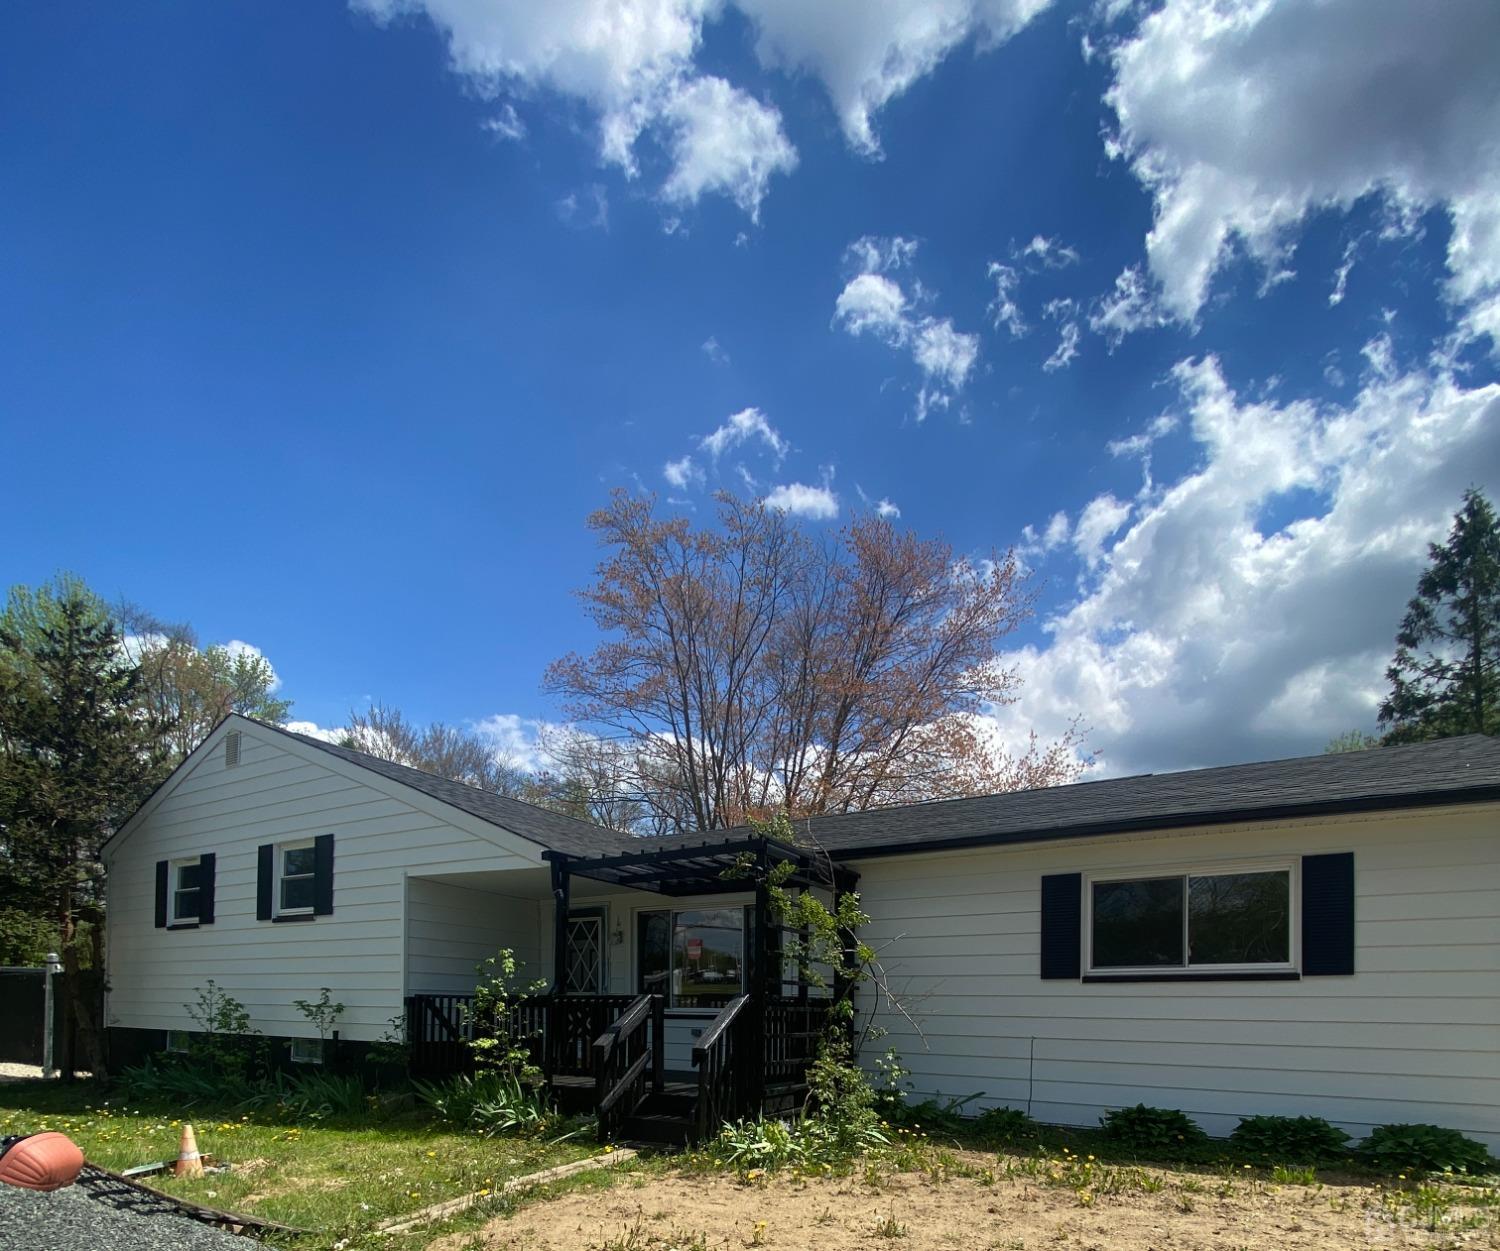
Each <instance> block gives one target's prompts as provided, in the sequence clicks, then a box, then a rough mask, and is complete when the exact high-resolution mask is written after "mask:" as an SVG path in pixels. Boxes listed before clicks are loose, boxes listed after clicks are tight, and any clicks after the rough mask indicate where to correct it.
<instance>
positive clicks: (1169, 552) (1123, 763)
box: [994, 357, 1500, 773]
mask: <svg viewBox="0 0 1500 1251" xmlns="http://www.w3.org/2000/svg"><path fill="white" fill-rule="evenodd" d="M1173 381H1174V383H1175V385H1176V387H1177V389H1178V393H1179V396H1180V400H1179V403H1178V407H1179V408H1180V410H1181V411H1180V414H1179V415H1180V417H1181V419H1182V420H1183V422H1184V425H1185V427H1186V430H1187V431H1188V432H1189V433H1190V435H1191V437H1192V439H1193V441H1194V443H1195V444H1196V445H1197V451H1198V453H1199V457H1198V463H1197V465H1196V467H1195V468H1193V469H1192V470H1191V471H1189V472H1187V473H1186V474H1184V475H1183V476H1182V477H1181V478H1180V479H1178V480H1177V481H1175V482H1173V483H1170V484H1164V485H1163V486H1162V487H1161V488H1160V489H1158V490H1157V491H1155V492H1153V493H1152V495H1151V496H1150V497H1149V498H1147V499H1143V500H1141V501H1138V503H1137V507H1136V511H1135V512H1134V513H1133V514H1132V515H1131V516H1130V517H1129V519H1128V524H1127V525H1126V526H1125V527H1124V529H1123V531H1121V532H1119V533H1118V537H1117V538H1116V539H1115V540H1114V542H1113V543H1111V544H1110V545H1109V546H1108V547H1107V549H1106V548H1103V547H1101V548H1100V549H1099V556H1098V563H1097V565H1096V567H1095V569H1094V571H1093V573H1092V575H1091V576H1089V577H1088V579H1087V581H1086V582H1085V584H1084V588H1083V590H1082V592H1081V593H1080V595H1079V597H1078V598H1077V599H1076V600H1075V601H1074V602H1072V603H1071V604H1068V605H1066V606H1064V607H1063V608H1062V609H1060V610H1059V611H1058V612H1057V614H1056V615H1055V616H1054V617H1053V618H1052V619H1051V620H1050V621H1049V622H1047V623H1046V625H1047V631H1048V634H1049V636H1050V641H1049V642H1048V643H1047V644H1046V645H1044V646H1040V647H1029V648H1025V649H1021V650H1019V651H1017V652H1015V653H1012V654H1010V655H1008V656H1006V657H1004V658H1003V659H1004V660H1005V661H1007V662H1010V663H1016V664H1018V665H1019V666H1020V669H1021V672H1022V674H1023V676H1024V678H1025V686H1024V687H1023V689H1022V692H1021V699H1020V702H1019V703H1018V704H1017V705H1015V706H1013V707H1010V708H1006V709H1000V710H997V711H996V712H995V714H994V715H995V716H996V718H997V719H998V720H999V722H1000V723H1001V726H1002V729H1003V730H1004V732H1005V735H1006V736H1007V737H1008V738H1010V739H1017V738H1018V736H1019V735H1020V734H1021V733H1022V732H1023V731H1024V730H1025V729H1028V728H1030V727H1032V726H1035V728H1036V729H1037V730H1038V731H1039V732H1040V733H1041V734H1042V735H1043V736H1046V735H1051V734H1057V733H1059V732H1061V730H1063V729H1064V728H1065V727H1066V726H1067V724H1068V723H1069V722H1070V721H1071V719H1072V718H1073V717H1074V716H1075V715H1079V714H1081V715H1082V716H1083V718H1084V720H1085V721H1086V722H1088V723H1090V724H1092V726H1093V734H1092V736H1091V741H1092V743H1093V745H1095V746H1097V747H1099V748H1101V749H1102V750H1103V754H1104V762H1105V766H1106V767H1107V768H1108V769H1109V770H1110V771H1111V772H1115V773H1122V772H1125V773H1128V772H1139V771H1141V770H1151V769H1162V768H1181V767H1187V766H1191V765H1200V764H1213V763H1220V762H1224V761H1231V760H1249V759H1264V758H1271V757H1276V756H1285V755H1294V754H1298V753H1302V752H1316V751H1318V750H1320V749H1321V747H1322V745H1323V744H1324V743H1325V742H1326V741H1327V740H1328V739H1329V738H1330V737H1332V736H1333V735H1334V734H1336V733H1339V732H1340V731H1343V730H1347V729H1351V728H1355V727H1359V728H1362V729H1366V730H1369V729H1373V728H1374V721H1375V709H1376V706H1377V704H1378V701H1379V699H1380V697H1381V695H1382V694H1383V693H1384V691H1385V687H1386V684H1385V681H1384V677H1383V671H1384V667H1385V665H1386V664H1388V663H1389V661H1390V656H1391V653H1392V651H1393V649H1394V637H1395V630H1396V625H1397V623H1398V622H1399V620H1400V617H1401V614H1402V611H1403V609H1404V607H1405V603H1406V600H1407V598H1408V597H1409V596H1410V595H1411V593H1412V590H1413V588H1414V587H1415V585H1416V579H1417V577H1418V575H1419V573H1420V572H1421V570H1422V568H1423V566H1424V563H1425V559H1426V548H1427V544H1428V543H1429V542H1432V541H1436V540H1440V539H1441V538H1442V537H1443V535H1444V534H1446V532H1447V529H1448V526H1449V524H1450V522H1451V517H1452V514H1453V512H1454V511H1455V510H1456V508H1457V507H1458V504H1459V500H1460V497H1461V495H1462V492H1463V490H1464V488H1465V487H1467V486H1468V485H1470V484H1471V483H1473V482H1494V481H1500V435H1497V433H1496V432H1497V430H1500V385H1495V384H1492V385H1489V386H1484V387H1473V388H1469V389H1465V388H1464V387H1462V386H1460V385H1459V384H1458V383H1457V382H1456V381H1455V380H1454V379H1453V378H1452V377H1451V376H1447V375H1442V374H1437V375H1430V374H1427V373H1408V374H1393V375H1391V376H1387V377H1380V378H1372V379H1370V380H1369V381H1368V382H1367V384H1366V386H1365V388H1364V390H1363V391H1361V392H1360V394H1359V395H1358V396H1357V397H1356V398H1355V399H1354V400H1353V401H1352V402H1351V403H1350V404H1349V405H1348V406H1347V407H1343V408H1339V407H1331V406H1325V405H1315V404H1312V403H1309V402H1306V401H1291V402H1287V403H1276V402H1273V401H1270V400H1258V401H1250V400H1244V399H1241V398H1240V397H1239V396H1237V395H1235V393H1234V392H1233V391H1232V390H1231V389H1230V388H1229V386H1228V384H1227V383H1226V382H1225V380H1224V377H1223V375H1222V372H1221V370H1220V367H1219V365H1218V362H1217V361H1216V360H1215V359H1214V358H1212V357H1209V358H1207V359H1203V360H1192V361H1184V362H1182V363H1181V364H1180V365H1178V366H1177V368H1176V369H1175V370H1174V371H1173ZM1172 415H1173V414H1168V415H1166V417H1165V418H1164V419H1163V422H1164V421H1165V420H1170V417H1171V416H1172ZM1155 424H1156V423H1153V425H1155ZM1100 499H1101V500H1102V501H1103V503H1099V502H1098V501H1095V502H1094V503H1092V504H1091V505H1090V506H1089V508H1086V509H1085V510H1084V513H1085V517H1087V515H1088V513H1089V511H1090V509H1094V511H1095V512H1096V515H1097V516H1098V517H1099V518H1100V528H1101V529H1102V528H1103V527H1104V526H1105V525H1107V524H1110V523H1111V522H1113V519H1114V518H1115V517H1117V516H1118V515H1119V513H1120V511H1121V509H1122V508H1124V507H1125V506H1124V505H1122V504H1121V503H1120V502H1119V501H1117V500H1114V499H1113V497H1112V496H1108V495H1106V496H1101V497H1100ZM1096 504H1097V508H1096V507H1095V505H1096ZM1082 546H1083V547H1084V548H1085V549H1086V548H1087V547H1088V544H1087V543H1084V544H1083V545H1082Z"/></svg>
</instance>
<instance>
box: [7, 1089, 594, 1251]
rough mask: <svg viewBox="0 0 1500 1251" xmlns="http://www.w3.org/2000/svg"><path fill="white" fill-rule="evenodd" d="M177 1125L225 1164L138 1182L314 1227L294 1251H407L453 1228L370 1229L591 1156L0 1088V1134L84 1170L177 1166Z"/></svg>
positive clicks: (416, 1117) (414, 1122)
mask: <svg viewBox="0 0 1500 1251" xmlns="http://www.w3.org/2000/svg"><path fill="white" fill-rule="evenodd" d="M183 1119H187V1120H189V1121H191V1122H192V1125H193V1129H194V1131H195V1133H196V1134H197V1137H198V1147H199V1150H201V1151H203V1152H204V1153H206V1154H212V1155H214V1156H216V1157H217V1158H218V1160H219V1161H221V1162H223V1163H227V1164H230V1165H232V1166H233V1167H232V1168H231V1169H230V1171H228V1172H225V1173H210V1174H209V1175H207V1176H205V1177H204V1178H202V1179H201V1180H186V1179H182V1180H179V1179H177V1178H175V1177H172V1176H171V1175H170V1174H157V1175H155V1176H151V1177H144V1178H142V1179H141V1180H142V1181H143V1182H145V1183H146V1184H147V1185H150V1186H154V1187H156V1188H157V1189H159V1190H165V1191H169V1192H170V1193H172V1194H178V1195H181V1196H183V1197H184V1198H188V1199H193V1200H194V1201H196V1202H199V1203H203V1204H207V1205H208V1206H210V1207H215V1208H221V1209H224V1210H227V1211H231V1212H245V1213H253V1214H255V1215H259V1216H266V1217H270V1218H271V1219H273V1220H277V1221H281V1222H284V1223H285V1224H288V1225H295V1226H298V1227H301V1228H305V1229H309V1230H312V1231H313V1232H312V1234H311V1235H310V1236H307V1237H298V1238H292V1237H290V1236H288V1237H285V1238H278V1239H274V1240H273V1241H274V1242H275V1243H276V1244H277V1245H284V1246H287V1247H296V1248H298V1249H299V1251H332V1249H333V1248H334V1247H335V1246H336V1245H337V1246H339V1247H340V1251H343V1249H344V1248H350V1249H353V1248H361V1247H374V1246H380V1247H384V1248H388V1249H389V1251H415V1248H418V1247H423V1246H425V1245H426V1244H427V1243H428V1242H429V1241H431V1239H432V1238H433V1237H435V1236H436V1233H437V1232H438V1231H439V1230H440V1229H443V1228H448V1229H451V1228H454V1225H453V1224H452V1223H450V1224H449V1225H447V1226H441V1227H434V1229H433V1230H430V1231H428V1232H425V1233H423V1234H420V1235H407V1236H404V1237H394V1238H388V1237H378V1238H377V1237H376V1236H375V1235H374V1234H373V1230H374V1229H375V1227H376V1226H378V1225H380V1224H383V1223H384V1222H386V1221H388V1220H391V1219H393V1218H395V1217H399V1216H402V1215H404V1214H406V1213H408V1212H413V1211H415V1210H417V1209H418V1208H422V1207H426V1206H427V1205H429V1204H433V1203H439V1202H442V1201H443V1200H446V1199H454V1198H457V1197H458V1196H460V1195H464V1194H469V1193H472V1192H474V1191H481V1190H491V1191H496V1190H498V1189H499V1187H500V1186H502V1185H503V1184H504V1183H505V1182H506V1181H507V1180H509V1179H510V1178H513V1177H517V1176H520V1175H522V1174H525V1173H532V1172H535V1171H537V1170H538V1169H544V1168H548V1167H550V1166H552V1165H555V1164H563V1163H567V1162H569V1161H572V1160H577V1159H581V1158H583V1157H584V1156H589V1155H593V1154H595V1153H597V1152H599V1150H600V1148H599V1146H598V1145H597V1144H596V1143H595V1141H594V1140H593V1138H592V1136H591V1135H589V1134H588V1133H583V1134H578V1135H575V1136H574V1137H572V1138H568V1139H565V1140H563V1141H556V1140H555V1138H549V1137H545V1136H544V1137H542V1138H538V1139H526V1138H488V1139H486V1138H477V1137H475V1136H473V1135H462V1134H456V1133H453V1132H450V1131H449V1130H448V1129H447V1128H445V1127H444V1126H442V1125H441V1124H438V1123H435V1122H433V1121H432V1120H430V1119H429V1118H428V1117H426V1116H425V1115H424V1114H422V1113H420V1112H416V1111H412V1110H410V1109H407V1110H404V1111H402V1112H399V1113H396V1114H394V1115H390V1116H386V1117H378V1116H374V1115H372V1116H371V1117H367V1118H362V1119H361V1120H360V1121H359V1122H358V1123H353V1122H350V1121H344V1122H340V1121H337V1120H333V1119H330V1120H326V1121H322V1122H319V1123H310V1124H296V1123H290V1122H287V1121H285V1120H284V1119H275V1118H269V1117H267V1118H264V1119H261V1118H258V1117H257V1115H256V1114H255V1113H250V1114H249V1115H246V1114H245V1113H243V1112H240V1111H231V1110H229V1109H227V1108H207V1107H195V1108H192V1109H191V1110H188V1111H187V1112H186V1113H184V1112H183V1111H182V1110H180V1109H179V1110H176V1111H173V1110H170V1109H167V1108H164V1107H162V1106H160V1105H149V1104H145V1103H137V1102H136V1101H133V1100H129V1099H126V1098H124V1097H123V1096H121V1095H120V1094H119V1093H118V1091H117V1090H115V1091H111V1090H108V1089H105V1088H103V1087H101V1086H97V1085H95V1084H94V1083H91V1082H79V1083H74V1084H72V1085H62V1084H61V1083H56V1082H21V1083H15V1084H9V1085H0V1137H4V1136H5V1135H8V1134H29V1133H37V1132H40V1131H42V1130H48V1129H51V1130H58V1131H60V1132H62V1133H65V1134H67V1135H68V1137H70V1138H71V1139H73V1141H74V1142H76V1143H77V1144H78V1145H79V1147H80V1148H81V1149H82V1150H83V1153H84V1155H85V1156H86V1157H87V1158H88V1159H89V1160H90V1161H91V1162H92V1163H95V1164H99V1165H102V1166H103V1167H105V1168H110V1169H115V1170H120V1169H124V1168H129V1167H131V1166H132V1165H136V1164H145V1163H149V1162H151V1161H155V1160H175V1159H176V1157H177V1146H178V1139H179V1135H180V1133H181V1127H182V1121H183ZM585 1176H587V1175H585ZM508 1202H513V1201H508ZM500 1206H503V1205H502V1204H501V1203H500V1201H499V1200H497V1201H496V1202H495V1203H494V1204H491V1205H489V1207H488V1210H487V1211H486V1210H485V1209H484V1208H481V1209H479V1210H478V1211H476V1213H475V1214H474V1215H472V1216H470V1217H468V1218H460V1220H459V1221H458V1225H459V1226H460V1227H461V1226H462V1225H464V1224H468V1223H478V1221H479V1220H480V1219H482V1217H483V1216H486V1215H487V1216H493V1215H494V1214H495V1211H496V1210H497V1208H498V1207H500Z"/></svg>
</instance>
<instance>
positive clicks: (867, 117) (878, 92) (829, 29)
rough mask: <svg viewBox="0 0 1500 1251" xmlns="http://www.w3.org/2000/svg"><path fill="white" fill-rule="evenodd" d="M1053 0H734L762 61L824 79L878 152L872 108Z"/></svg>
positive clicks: (847, 128)
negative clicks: (750, 24)
mask: <svg viewBox="0 0 1500 1251" xmlns="http://www.w3.org/2000/svg"><path fill="white" fill-rule="evenodd" d="M1049 3H1050V0H816V2H809V0H736V4H737V7H739V8H740V9H741V10H743V11H744V12H745V13H746V14H748V15H749V17H750V18H751V19H752V21H754V23H755V25H756V29H757V32H758V38H757V42H756V51H757V54H758V56H759V58H760V60H761V63H762V64H764V65H766V66H768V67H778V68H784V69H788V70H794V71H795V70H808V71H811V72H812V73H813V74H815V75H817V77H818V78H819V79H820V80H821V81H822V83H823V85H824V87H825V88H826V89H827V91H828V94H829V97H830V98H831V99H832V101H833V107H834V109H835V111H836V112H837V113H838V116H839V122H840V124H841V125H842V126H843V129H844V136H845V138H846V139H847V140H848V142H849V144H850V145H851V146H852V147H853V148H854V149H855V150H856V151H858V152H861V153H863V154H865V155H867V156H878V155H879V153H880V141H879V139H878V138H877V136H876V134H875V127H874V114H875V113H877V112H878V111H879V110H880V109H881V108H883V107H884V106H885V105H886V104H888V103H889V102H890V101H891V100H893V99H895V98H896V97H897V96H899V95H901V94H902V93H903V92H904V91H906V90H907V89H908V88H909V87H911V85H912V84H913V83H915V82H916V81H917V80H918V79H920V78H923V77H924V76H926V75H927V74H929V73H931V72H932V71H933V70H934V69H935V68H936V67H937V66H938V64H939V63H940V62H941V61H942V60H943V58H944V57H946V56H947V55H948V53H950V52H951V51H953V49H955V48H956V47H958V46H959V45H960V44H962V43H963V42H964V41H965V40H967V39H970V38H973V39H975V40H976V42H977V44H978V46H979V47H980V48H981V49H988V48H992V47H995V46H996V45H998V44H1000V43H1003V42H1004V41H1005V40H1006V39H1009V38H1010V37H1011V36H1012V35H1014V34H1015V33H1016V32H1017V31H1018V30H1020V29H1021V28H1022V27H1023V26H1025V25H1026V23H1027V22H1029V21H1030V20H1031V19H1032V18H1033V17H1035V16H1036V15H1037V14H1038V13H1040V12H1042V11H1043V10H1044V9H1046V8H1047V7H1048V4H1049Z"/></svg>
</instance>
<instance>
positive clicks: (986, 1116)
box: [972, 1108, 1041, 1142]
mask: <svg viewBox="0 0 1500 1251" xmlns="http://www.w3.org/2000/svg"><path fill="white" fill-rule="evenodd" d="M972 1131H973V1132H974V1133H975V1134H977V1135H978V1136H979V1137H980V1138H982V1139H983V1140H984V1141H985V1142H1025V1141H1026V1140H1028V1139H1032V1138H1036V1137H1037V1136H1038V1135H1039V1134H1040V1132H1041V1126H1040V1125H1038V1124H1037V1123H1036V1122H1035V1121H1033V1120H1032V1119H1031V1118H1030V1117H1029V1116H1027V1115H1026V1113H1024V1112H1022V1111H1021V1109H1020V1108H990V1109H989V1110H988V1111H987V1112H981V1113H980V1114H979V1115H978V1116H976V1117H975V1118H974V1120H973V1123H972Z"/></svg>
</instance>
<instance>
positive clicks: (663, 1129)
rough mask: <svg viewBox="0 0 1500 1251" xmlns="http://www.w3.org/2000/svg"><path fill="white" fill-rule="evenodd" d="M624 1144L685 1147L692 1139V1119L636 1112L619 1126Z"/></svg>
mask: <svg viewBox="0 0 1500 1251" xmlns="http://www.w3.org/2000/svg"><path fill="white" fill-rule="evenodd" d="M620 1138H621V1140H622V1141H624V1142H630V1143H641V1144H644V1145H650V1146H659V1147H685V1146H687V1145H688V1144H689V1143H690V1142H691V1141H692V1139H693V1119H692V1117H690V1116H671V1115H668V1114H666V1113H662V1112H638V1113H636V1114H635V1115H634V1116H630V1117H626V1118H625V1121H624V1123H623V1124H622V1125H621V1126H620Z"/></svg>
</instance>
